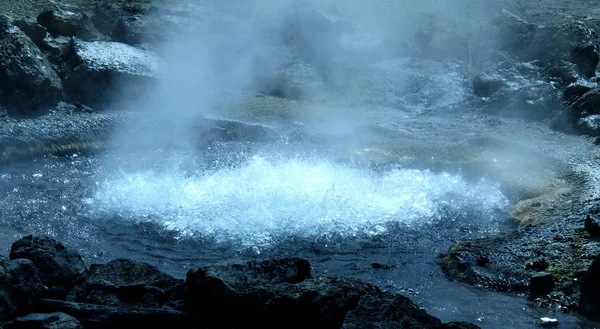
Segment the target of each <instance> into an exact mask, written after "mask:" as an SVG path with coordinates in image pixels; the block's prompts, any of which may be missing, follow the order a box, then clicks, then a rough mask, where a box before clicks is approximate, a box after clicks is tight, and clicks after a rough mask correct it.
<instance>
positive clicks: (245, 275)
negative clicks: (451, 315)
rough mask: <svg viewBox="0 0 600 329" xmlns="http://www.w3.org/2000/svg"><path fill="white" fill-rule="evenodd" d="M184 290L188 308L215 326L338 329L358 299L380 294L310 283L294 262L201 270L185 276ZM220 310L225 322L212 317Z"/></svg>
mask: <svg viewBox="0 0 600 329" xmlns="http://www.w3.org/2000/svg"><path fill="white" fill-rule="evenodd" d="M187 286H188V290H187V293H186V296H187V297H186V306H187V310H188V311H189V312H190V313H192V314H198V315H204V317H203V319H202V320H203V321H205V322H206V323H205V324H206V325H207V326H209V327H216V328H229V327H232V326H233V327H235V326H247V327H252V326H259V327H263V328H279V327H281V326H288V327H290V328H305V327H310V326H317V327H319V328H339V327H340V325H341V324H342V321H343V319H344V316H345V314H346V312H348V311H349V310H350V309H353V308H354V307H355V306H356V304H357V303H358V300H359V299H360V297H361V296H363V295H364V294H366V293H368V292H376V291H378V289H377V288H375V287H373V286H370V285H368V284H365V283H362V282H359V281H356V280H350V279H342V278H314V279H310V266H309V264H308V262H306V261H305V260H302V259H298V258H286V259H278V260H267V261H260V262H259V261H253V262H248V263H246V264H243V265H219V266H212V267H206V268H200V269H198V270H196V271H190V272H188V275H187ZM223 308H227V310H228V312H229V314H230V316H229V317H228V318H223V317H221V316H216V314H218V313H219V310H221V309H223Z"/></svg>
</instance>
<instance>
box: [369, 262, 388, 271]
mask: <svg viewBox="0 0 600 329" xmlns="http://www.w3.org/2000/svg"><path fill="white" fill-rule="evenodd" d="M371 267H373V268H374V269H376V270H389V269H390V268H391V266H389V265H387V264H379V263H372V264H371Z"/></svg>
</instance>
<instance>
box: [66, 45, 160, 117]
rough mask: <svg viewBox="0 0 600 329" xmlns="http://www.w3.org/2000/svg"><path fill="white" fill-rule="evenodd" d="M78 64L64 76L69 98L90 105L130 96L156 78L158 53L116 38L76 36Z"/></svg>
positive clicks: (153, 81)
mask: <svg viewBox="0 0 600 329" xmlns="http://www.w3.org/2000/svg"><path fill="white" fill-rule="evenodd" d="M73 51H74V58H75V61H76V63H77V64H78V65H77V66H76V67H75V68H74V69H73V71H72V72H70V73H69V74H68V75H67V76H66V77H65V82H64V84H65V89H66V91H67V92H68V98H69V100H70V101H73V102H80V103H83V104H86V105H90V106H92V107H95V106H99V107H102V106H103V105H106V104H107V103H110V102H111V101H113V100H115V99H128V100H133V99H136V98H139V97H141V96H143V93H144V92H145V91H146V90H147V89H148V87H149V86H151V85H152V84H153V83H155V82H156V78H157V75H158V73H157V70H158V65H159V62H160V59H159V57H158V56H157V55H156V54H154V53H153V52H150V51H146V50H142V49H138V48H135V47H132V46H129V45H126V44H123V43H119V42H107V41H95V42H86V41H81V40H75V41H74V43H73Z"/></svg>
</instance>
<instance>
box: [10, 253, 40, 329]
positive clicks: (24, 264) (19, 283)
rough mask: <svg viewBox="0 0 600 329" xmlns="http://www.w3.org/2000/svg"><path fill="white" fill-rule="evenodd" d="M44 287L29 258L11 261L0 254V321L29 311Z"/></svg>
mask: <svg viewBox="0 0 600 329" xmlns="http://www.w3.org/2000/svg"><path fill="white" fill-rule="evenodd" d="M45 289H46V288H45V287H44V285H43V284H42V281H41V279H40V275H39V271H38V269H37V268H36V267H35V266H34V265H33V263H32V262H31V261H30V260H27V259H17V260H12V261H11V260H8V259H6V258H4V257H1V256H0V323H1V322H3V321H5V320H7V319H10V318H11V317H13V316H14V315H16V314H24V313H27V312H29V311H30V310H31V309H32V307H33V303H34V302H35V301H36V299H37V298H38V297H39V296H40V295H41V294H42V293H43V292H44V291H45Z"/></svg>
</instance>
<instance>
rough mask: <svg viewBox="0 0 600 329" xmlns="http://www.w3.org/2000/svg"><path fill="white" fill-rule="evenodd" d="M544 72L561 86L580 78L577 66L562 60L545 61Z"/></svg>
mask: <svg viewBox="0 0 600 329" xmlns="http://www.w3.org/2000/svg"><path fill="white" fill-rule="evenodd" d="M544 74H545V75H546V76H547V77H548V78H549V79H550V80H551V81H555V82H557V83H558V84H559V85H561V86H567V85H569V84H571V83H574V82H576V81H578V80H579V79H580V76H579V72H577V66H576V65H575V64H573V63H571V62H567V61H564V60H559V61H555V62H552V63H547V65H545V66H544Z"/></svg>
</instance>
